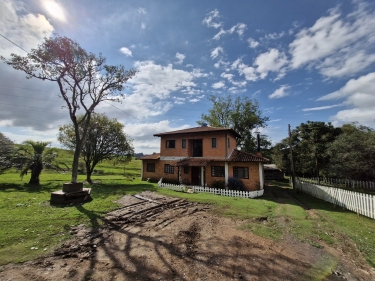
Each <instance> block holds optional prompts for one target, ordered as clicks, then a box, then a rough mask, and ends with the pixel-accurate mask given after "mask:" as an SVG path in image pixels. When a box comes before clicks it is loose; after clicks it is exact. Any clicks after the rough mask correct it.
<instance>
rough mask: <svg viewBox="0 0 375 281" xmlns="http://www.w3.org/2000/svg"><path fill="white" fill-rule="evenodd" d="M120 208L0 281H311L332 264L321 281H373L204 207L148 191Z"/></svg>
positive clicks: (324, 254) (3, 272)
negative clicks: (332, 268)
mask: <svg viewBox="0 0 375 281" xmlns="http://www.w3.org/2000/svg"><path fill="white" fill-rule="evenodd" d="M119 203H120V204H122V205H123V207H121V208H118V209H117V210H115V211H112V212H110V213H108V214H107V215H106V217H105V221H106V225H105V227H103V228H100V229H86V228H85V227H84V226H83V225H81V226H78V227H75V228H72V230H71V231H72V235H73V237H74V239H72V240H71V241H68V242H65V243H64V244H63V245H62V246H61V247H60V248H59V249H57V250H56V251H55V253H54V255H53V256H48V257H43V258H40V259H37V260H34V261H30V262H26V263H24V264H21V265H13V264H10V265H6V266H2V267H0V280H9V281H10V280H17V281H20V280H59V281H62V280H116V281H118V280H311V278H312V276H317V275H319V268H320V267H324V265H325V264H327V263H329V262H332V261H333V262H337V263H338V264H339V266H338V267H337V268H338V269H337V270H336V271H335V272H328V275H327V276H326V277H324V279H321V280H375V278H374V276H375V275H373V276H371V273H370V270H366V268H365V269H359V268H356V267H354V266H353V264H350V263H347V260H345V259H341V258H340V257H337V256H333V255H332V253H330V252H328V251H327V250H326V249H318V248H314V247H312V246H311V245H308V244H305V243H301V242H298V241H296V240H294V239H293V238H292V237H285V239H284V240H283V242H281V243H276V242H273V241H271V240H268V239H264V238H261V237H258V236H256V235H253V234H252V233H251V232H248V231H243V230H240V226H241V224H242V223H243V222H240V221H235V220H232V219H229V218H222V217H217V216H215V215H213V214H212V212H210V211H209V210H210V206H208V205H204V204H198V203H191V202H188V201H186V200H182V199H177V198H170V197H165V196H161V195H159V194H156V193H152V192H143V193H141V194H138V195H136V196H130V195H128V196H124V197H123V198H121V199H120V200H119ZM322 274H323V273H322ZM322 276H324V275H322Z"/></svg>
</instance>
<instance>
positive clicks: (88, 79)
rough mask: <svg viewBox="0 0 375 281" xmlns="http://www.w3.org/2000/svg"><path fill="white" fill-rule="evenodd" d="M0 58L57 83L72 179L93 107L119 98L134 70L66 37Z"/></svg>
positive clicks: (20, 68)
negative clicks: (70, 145) (70, 132)
mask: <svg viewBox="0 0 375 281" xmlns="http://www.w3.org/2000/svg"><path fill="white" fill-rule="evenodd" d="M1 59H2V60H3V61H4V62H5V63H7V64H8V65H11V66H12V67H13V68H14V69H17V70H21V71H24V72H25V73H26V74H27V77H26V78H38V79H41V80H48V81H53V82H56V83H57V84H58V86H59V89H60V94H59V97H60V98H62V99H63V100H64V101H65V103H66V105H67V108H68V110H69V116H70V119H71V121H72V123H73V126H74V130H75V138H76V140H75V143H76V146H75V149H74V158H73V164H72V180H71V181H72V183H76V182H77V178H78V162H79V157H80V153H81V150H82V146H83V144H84V143H85V141H86V138H87V132H88V128H89V124H90V119H91V115H92V113H93V112H94V109H95V107H96V106H97V105H98V104H99V103H100V102H103V101H106V100H110V101H119V98H120V97H121V91H122V90H123V87H124V83H126V82H127V81H128V80H129V79H131V78H132V77H133V76H134V75H135V74H136V71H135V70H133V69H131V70H125V68H124V67H123V66H121V65H120V66H112V65H106V64H105V62H106V59H105V58H104V57H103V56H102V54H101V53H99V55H95V54H93V53H89V52H87V51H86V50H84V49H83V48H81V46H80V45H79V44H78V43H77V42H75V41H73V40H71V39H69V38H66V37H55V38H50V39H45V40H44V42H43V43H42V44H41V45H39V46H38V48H36V49H33V50H31V51H30V53H28V55H27V56H25V57H22V56H19V55H16V54H11V58H10V59H5V58H4V57H1ZM78 114H83V118H77V116H78ZM82 124H83V125H82ZM80 127H81V128H83V130H80V129H79V128H80Z"/></svg>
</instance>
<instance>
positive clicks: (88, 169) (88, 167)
mask: <svg viewBox="0 0 375 281" xmlns="http://www.w3.org/2000/svg"><path fill="white" fill-rule="evenodd" d="M92 171H93V168H91V167H90V163H89V162H86V180H87V182H89V183H92V180H91V174H92Z"/></svg>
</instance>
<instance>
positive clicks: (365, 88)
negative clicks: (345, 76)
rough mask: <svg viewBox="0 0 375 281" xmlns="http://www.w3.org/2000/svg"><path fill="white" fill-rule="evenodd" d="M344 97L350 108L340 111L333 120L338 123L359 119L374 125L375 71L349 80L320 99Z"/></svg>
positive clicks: (345, 103) (365, 123)
mask: <svg viewBox="0 0 375 281" xmlns="http://www.w3.org/2000/svg"><path fill="white" fill-rule="evenodd" d="M337 99H344V102H343V105H346V106H347V107H349V109H345V110H341V111H339V112H338V113H337V114H336V115H335V116H332V117H331V118H332V120H334V121H335V122H337V124H340V123H343V122H353V121H358V122H360V123H361V124H364V125H367V126H373V122H374V116H375V107H374V104H375V72H372V73H369V74H367V75H364V76H361V77H359V78H358V79H351V80H349V81H348V82H347V83H346V84H345V86H343V87H342V88H341V89H339V90H338V91H335V92H332V93H330V94H328V95H325V96H322V97H321V98H319V99H318V101H326V100H337Z"/></svg>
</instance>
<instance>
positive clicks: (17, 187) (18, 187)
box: [0, 182, 57, 193]
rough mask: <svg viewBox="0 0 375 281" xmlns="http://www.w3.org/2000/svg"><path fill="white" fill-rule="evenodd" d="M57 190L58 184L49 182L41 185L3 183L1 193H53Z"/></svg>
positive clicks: (0, 185)
mask: <svg viewBox="0 0 375 281" xmlns="http://www.w3.org/2000/svg"><path fill="white" fill-rule="evenodd" d="M56 189H57V186H56V184H54V183H51V182H48V183H43V184H40V185H33V184H28V183H1V184H0V192H20V191H25V192H30V193H36V192H38V193H39V192H52V191H55V190H56Z"/></svg>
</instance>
